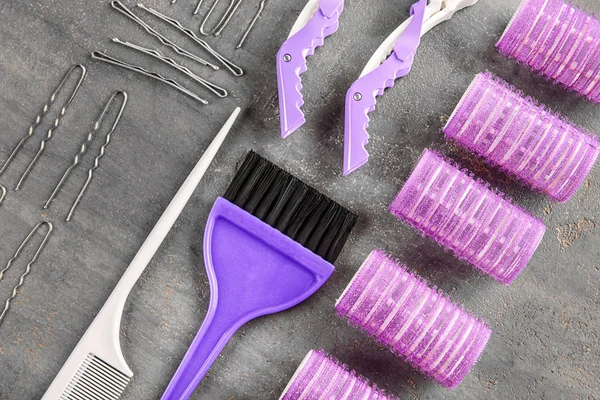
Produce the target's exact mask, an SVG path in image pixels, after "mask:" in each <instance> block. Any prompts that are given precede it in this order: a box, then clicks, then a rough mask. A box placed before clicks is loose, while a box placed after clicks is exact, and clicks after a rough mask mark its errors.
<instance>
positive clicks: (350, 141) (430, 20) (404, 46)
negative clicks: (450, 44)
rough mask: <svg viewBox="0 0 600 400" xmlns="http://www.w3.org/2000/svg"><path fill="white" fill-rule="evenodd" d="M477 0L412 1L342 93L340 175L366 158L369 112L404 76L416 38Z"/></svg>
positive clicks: (360, 164)
mask: <svg viewBox="0 0 600 400" xmlns="http://www.w3.org/2000/svg"><path fill="white" fill-rule="evenodd" d="M477 1H478V0H431V1H430V2H429V5H428V4H427V1H426V0H420V1H418V2H417V3H415V4H413V6H412V8H411V17H410V18H409V19H407V20H406V21H405V22H404V23H403V24H402V25H400V26H399V27H398V28H397V29H396V30H395V31H394V32H393V33H392V34H391V35H390V36H389V37H388V38H387V39H386V40H385V41H384V42H383V43H382V44H381V46H380V47H379V49H377V51H376V52H375V53H374V54H373V56H372V57H371V59H370V60H369V62H368V63H367V65H366V66H365V68H364V69H363V71H362V73H361V74H360V77H359V78H358V80H357V81H356V82H354V83H353V84H352V86H351V87H350V89H349V90H348V92H347V93H346V112H345V114H346V115H345V118H346V121H345V128H344V137H345V139H344V175H348V174H350V173H352V172H353V171H356V170H357V169H358V168H360V167H362V166H363V165H365V164H366V163H367V161H368V160H369V154H368V153H367V150H366V149H365V146H366V145H367V143H368V141H369V134H368V133H367V128H368V126H369V113H370V112H372V111H373V110H375V105H376V103H377V97H378V96H381V95H382V94H383V92H384V90H385V89H387V88H390V87H392V86H393V85H394V82H395V80H396V79H398V78H401V77H403V76H406V75H408V73H409V72H410V69H411V67H412V64H413V61H414V56H415V53H416V51H417V48H418V47H419V44H420V38H421V36H422V35H424V34H425V33H427V32H429V31H430V30H431V29H432V28H433V27H435V26H436V25H439V24H440V23H442V22H444V21H447V20H449V19H450V18H452V16H453V15H454V13H456V11H458V10H461V9H463V8H465V7H469V6H472V5H474V4H475V3H477Z"/></svg>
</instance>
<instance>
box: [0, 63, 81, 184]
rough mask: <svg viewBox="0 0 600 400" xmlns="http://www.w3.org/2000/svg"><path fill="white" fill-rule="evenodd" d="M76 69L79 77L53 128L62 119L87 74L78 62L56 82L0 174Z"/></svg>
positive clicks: (29, 136)
mask: <svg viewBox="0 0 600 400" xmlns="http://www.w3.org/2000/svg"><path fill="white" fill-rule="evenodd" d="M78 69H79V70H81V75H80V76H79V79H78V81H77V83H76V84H75V87H74V88H73V91H72V92H71V95H70V96H69V98H68V99H67V101H66V102H65V103H64V104H63V106H62V107H61V110H60V113H59V115H58V116H57V117H56V119H55V120H54V128H53V129H56V128H57V127H58V124H59V123H60V120H61V119H62V117H64V115H65V113H66V111H67V108H68V107H69V105H70V104H71V103H72V102H73V100H74V99H75V97H76V96H77V93H79V89H80V88H81V85H82V84H83V81H84V79H85V77H86V75H87V70H86V68H85V67H84V66H83V65H80V64H77V65H74V66H73V67H71V69H69V71H67V73H66V74H65V76H64V77H63V79H62V81H61V82H60V83H59V84H58V86H57V87H56V89H54V92H52V95H51V96H50V99H48V101H47V102H46V104H44V107H42V111H40V113H39V114H38V115H37V116H36V117H35V120H34V122H33V123H32V124H31V126H30V127H29V129H28V130H27V133H26V134H25V136H23V137H22V138H21V140H20V141H19V143H17V145H16V146H15V148H14V149H13V151H12V152H11V154H10V156H9V157H8V159H7V160H6V161H5V162H4V165H3V166H2V168H1V169H0V175H2V174H3V173H4V171H6V168H8V166H9V164H10V163H11V161H12V160H13V159H14V158H15V156H16V155H17V154H18V153H19V151H21V149H22V148H23V146H24V145H25V143H26V142H27V141H28V140H29V139H30V138H31V137H32V136H33V134H34V132H35V129H36V128H37V127H38V126H39V125H40V123H41V122H42V119H43V118H44V116H45V115H46V114H47V113H48V111H49V110H50V107H51V106H52V105H53V104H54V101H55V100H56V97H57V96H58V95H59V94H60V92H61V91H62V89H63V88H64V86H65V84H66V83H67V81H68V80H69V78H70V77H71V75H73V73H74V72H75V71H76V70H78Z"/></svg>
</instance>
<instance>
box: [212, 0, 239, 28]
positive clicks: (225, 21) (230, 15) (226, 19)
mask: <svg viewBox="0 0 600 400" xmlns="http://www.w3.org/2000/svg"><path fill="white" fill-rule="evenodd" d="M234 1H235V0H234ZM242 1H244V0H237V2H235V5H234V6H233V7H230V9H229V10H227V13H226V14H225V15H223V18H221V21H219V24H218V25H217V27H216V28H215V32H214V35H215V36H219V35H221V33H223V29H225V28H226V27H227V25H229V21H231V18H233V16H234V15H235V13H236V12H237V10H238V8H240V5H242ZM231 4H232V5H233V4H234V2H232V3H231Z"/></svg>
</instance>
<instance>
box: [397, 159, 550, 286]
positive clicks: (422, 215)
mask: <svg viewBox="0 0 600 400" xmlns="http://www.w3.org/2000/svg"><path fill="white" fill-rule="evenodd" d="M390 211H391V213H392V214H394V215H395V216H396V217H398V218H401V219H403V220H404V221H406V222H407V223H408V224H410V225H412V226H413V227H414V228H415V229H417V230H418V231H420V232H422V233H423V234H425V235H427V236H429V237H431V238H432V239H434V240H435V241H436V242H438V243H439V244H441V245H442V246H444V247H445V248H447V249H450V250H452V251H453V252H454V254H456V256H458V257H459V258H461V259H464V260H466V261H468V262H470V263H471V264H473V265H475V266H476V267H477V268H479V269H481V270H482V271H483V272H485V273H486V274H488V275H490V276H492V277H493V278H495V279H496V280H498V281H500V282H502V283H504V284H506V285H508V284H510V283H511V282H512V281H513V280H514V279H515V278H516V277H517V276H518V275H519V274H520V273H521V271H522V270H523V269H524V268H525V266H526V265H527V263H528V262H529V260H530V259H531V257H532V256H533V253H534V252H535V250H536V249H537V247H538V245H539V243H540V242H541V240H542V237H543V236H544V233H545V231H546V227H545V226H544V224H543V223H542V221H540V220H538V219H536V218H534V217H533V216H532V215H531V214H529V213H527V212H526V211H525V210H523V209H522V208H520V207H519V206H517V205H515V204H513V203H511V202H510V201H508V200H506V199H505V198H504V197H502V196H501V195H500V194H498V193H496V192H493V191H492V190H490V189H489V188H488V187H487V185H485V184H484V183H482V182H480V181H476V180H475V179H473V178H472V177H471V176H469V175H468V174H467V173H465V172H463V171H461V170H460V169H458V168H456V167H455V166H454V165H452V164H451V163H449V162H448V161H446V159H444V157H442V156H441V155H440V154H438V153H436V152H433V151H430V150H425V151H424V152H423V155H422V156H421V160H420V161H419V163H418V165H417V167H416V168H415V170H414V172H413V173H412V175H411V176H410V178H409V179H408V181H407V182H406V184H405V185H404V187H403V188H402V190H401V191H400V193H399V194H398V197H396V199H395V200H394V202H393V203H392V204H391V205H390Z"/></svg>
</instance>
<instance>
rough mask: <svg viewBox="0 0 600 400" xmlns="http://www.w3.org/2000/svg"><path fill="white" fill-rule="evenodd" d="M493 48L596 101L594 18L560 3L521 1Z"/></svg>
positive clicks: (597, 32)
mask: <svg viewBox="0 0 600 400" xmlns="http://www.w3.org/2000/svg"><path fill="white" fill-rule="evenodd" d="M496 46H497V47H498V49H499V50H500V52H501V53H503V54H505V55H506V56H509V57H512V58H515V59H517V60H518V61H519V62H521V63H523V64H526V65H528V66H529V67H531V68H532V69H533V70H535V71H538V72H540V73H542V74H543V75H545V76H547V77H549V78H551V79H554V80H555V81H556V82H558V83H560V84H562V85H563V86H565V87H566V88H568V89H570V90H574V91H577V92H578V93H580V94H581V95H583V96H586V97H587V98H589V99H590V100H592V101H594V102H600V84H599V83H600V82H599V81H600V21H598V20H597V19H596V18H595V17H594V16H593V15H591V14H588V13H586V12H585V11H582V10H580V9H579V8H577V7H575V6H574V5H572V4H568V3H565V2H563V1H561V0H524V1H523V3H522V4H521V7H520V8H519V10H518V11H517V12H516V14H515V16H514V18H513V20H512V21H511V23H510V24H509V25H508V28H506V31H505V32H504V35H503V36H502V38H501V39H500V41H499V42H498V43H497V44H496Z"/></svg>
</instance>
